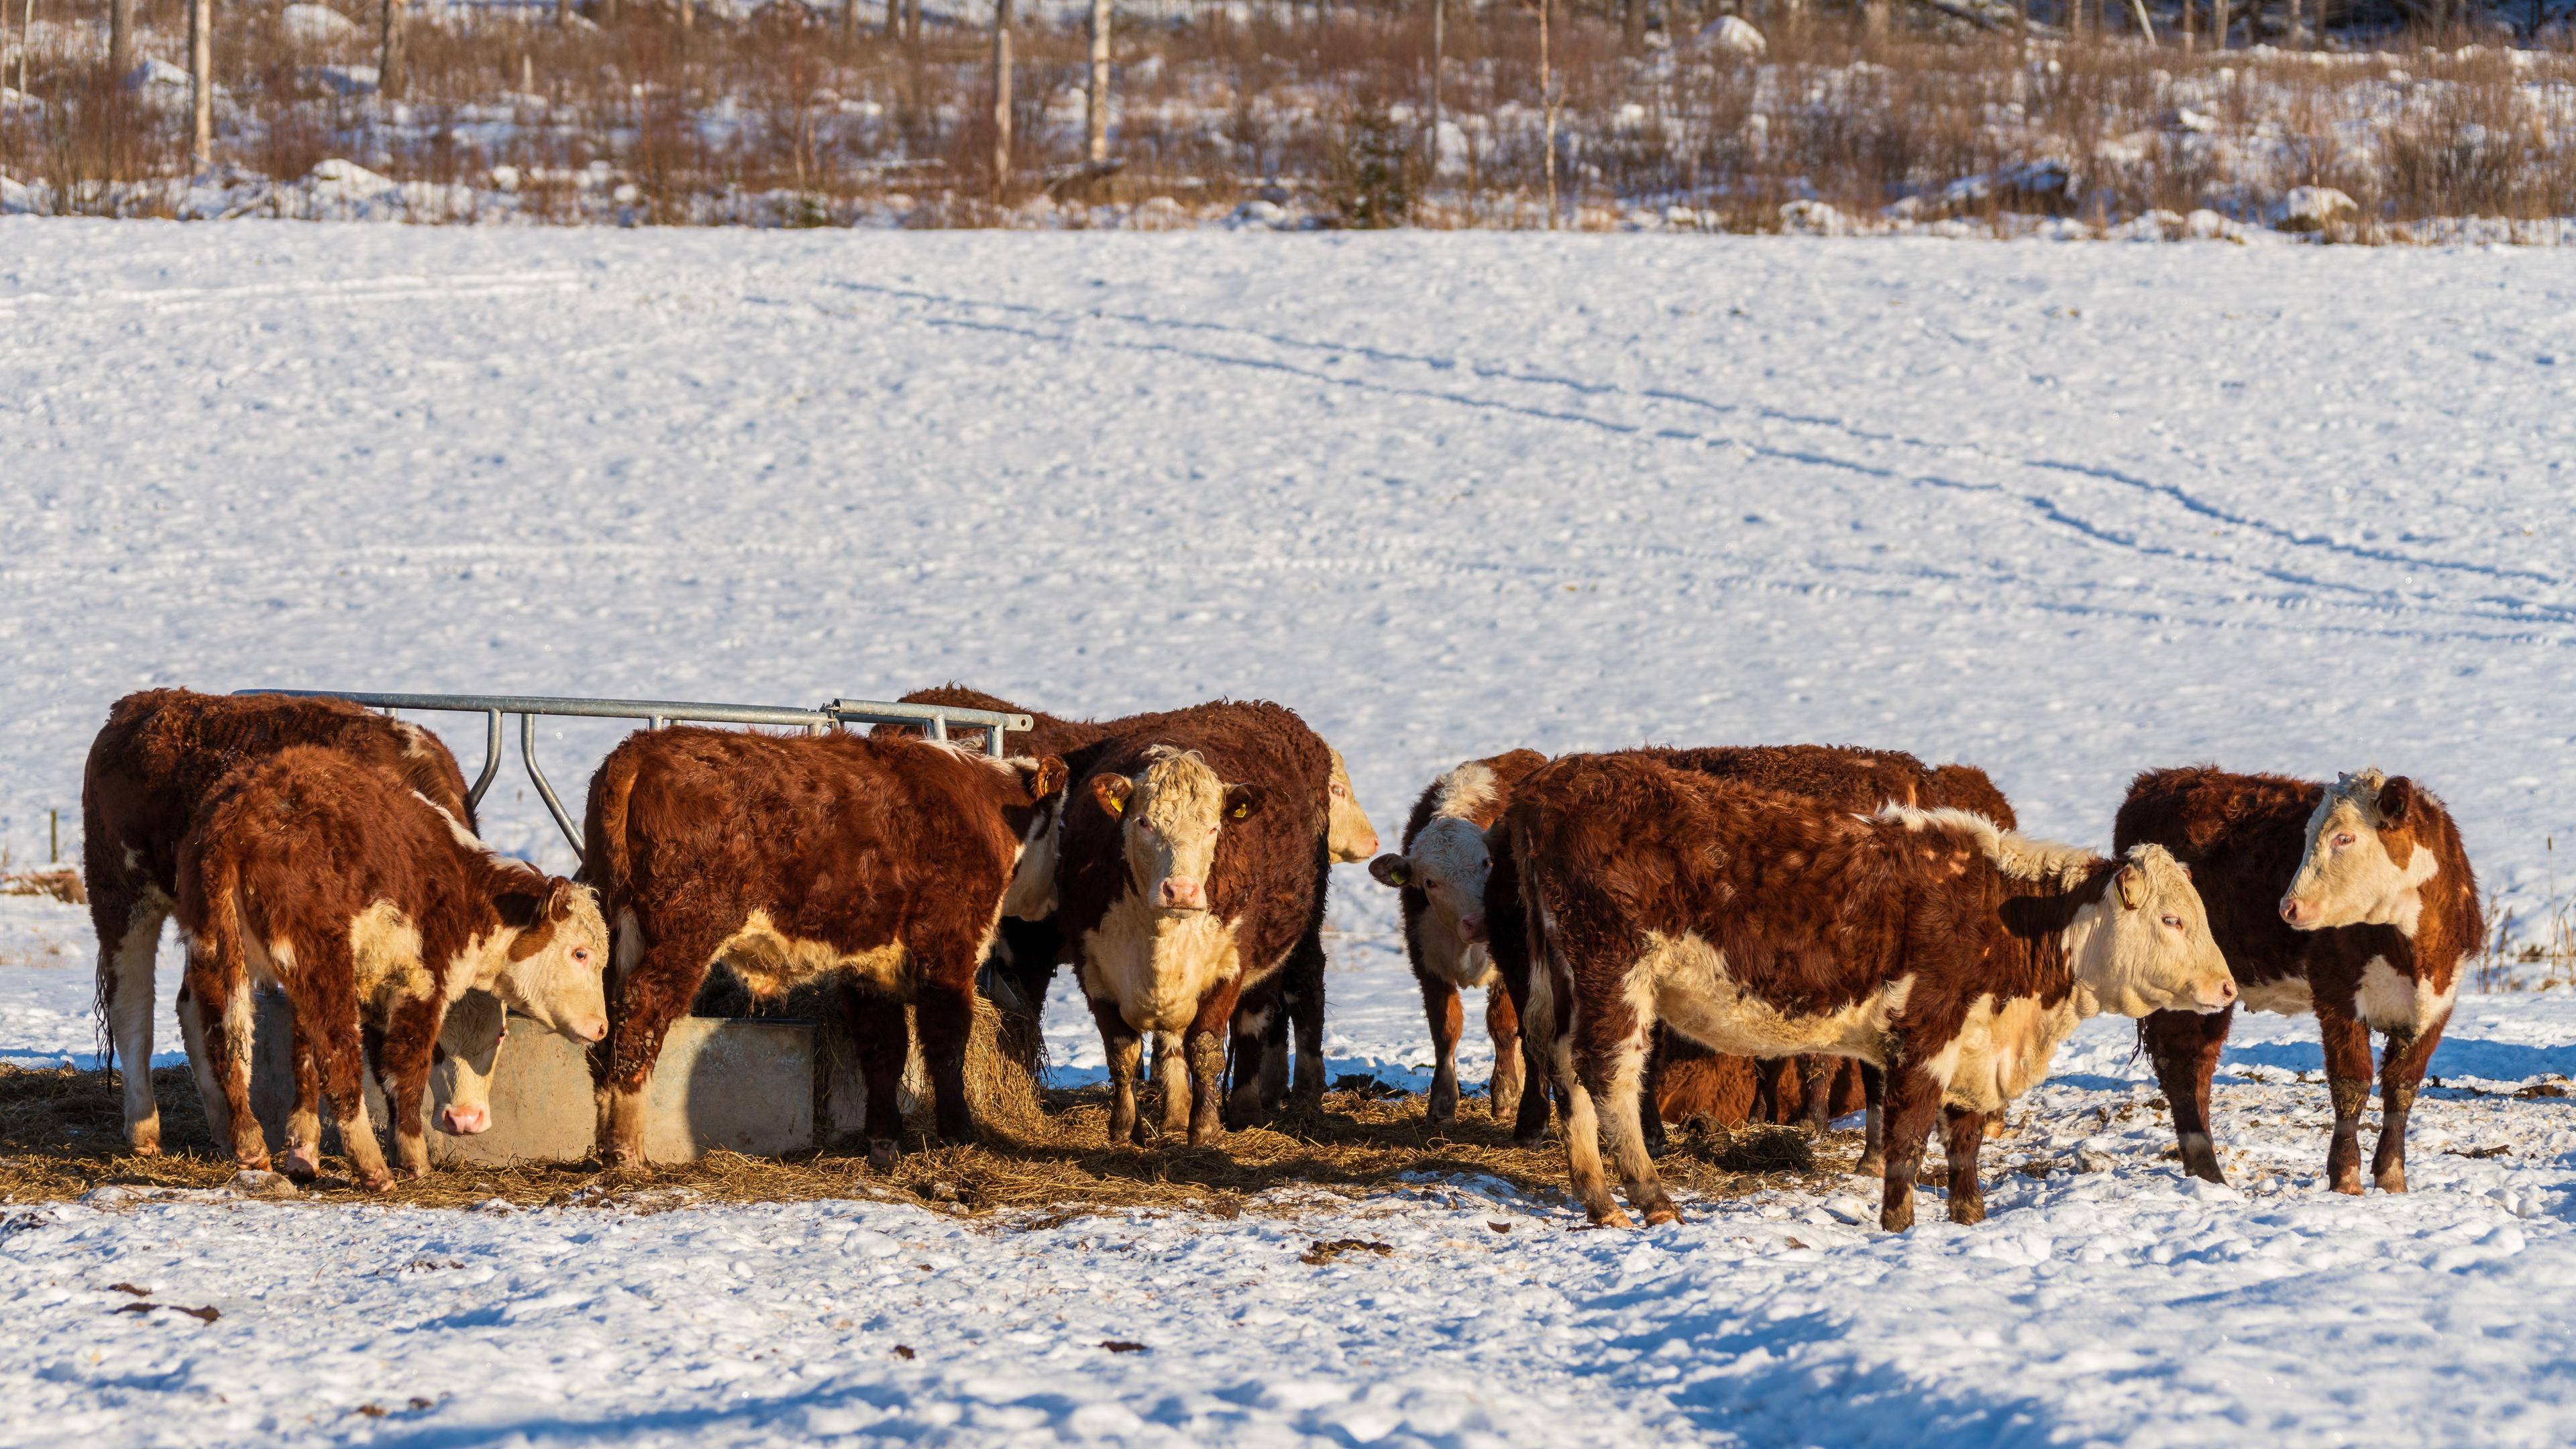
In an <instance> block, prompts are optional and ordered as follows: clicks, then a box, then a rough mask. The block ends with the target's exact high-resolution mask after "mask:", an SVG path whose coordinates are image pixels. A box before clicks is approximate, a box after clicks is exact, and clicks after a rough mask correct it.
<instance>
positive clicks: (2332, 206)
mask: <svg viewBox="0 0 2576 1449" xmlns="http://www.w3.org/2000/svg"><path fill="white" fill-rule="evenodd" d="M2360 215H2361V208H2360V207H2359V206H2357V205H2355V204H2354V203H2353V199H2352V198H2351V197H2349V196H2346V195H2344V194H2343V193H2342V192H2340V191H2337V190H2335V189H2334V188H2333V187H2331V186H2297V187H2292V188H2291V189H2290V194H2289V195H2287V196H2284V197H2282V198H2281V221H2280V227H2281V230H2283V231H2323V230H2325V229H2326V228H2327V227H2330V226H2340V225H2342V224H2343V223H2345V222H2349V221H2351V220H2353V219H2354V218H2356V217H2358V216H2360Z"/></svg>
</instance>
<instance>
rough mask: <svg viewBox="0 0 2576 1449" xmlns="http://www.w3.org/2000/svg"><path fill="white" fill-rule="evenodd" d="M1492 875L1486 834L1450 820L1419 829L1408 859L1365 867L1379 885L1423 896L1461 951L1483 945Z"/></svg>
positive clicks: (1381, 861)
mask: <svg viewBox="0 0 2576 1449" xmlns="http://www.w3.org/2000/svg"><path fill="white" fill-rule="evenodd" d="M1493 873H1494V859H1493V856H1492V855H1491V854H1489V853H1488V852H1487V851H1486V849H1485V832H1483V831H1482V830H1479V829H1477V828H1476V824H1475V822H1474V821H1472V820H1461V819H1459V818H1457V817H1456V816H1451V815H1444V816H1441V817H1440V818H1438V819H1436V820H1434V821H1432V822H1431V823H1430V824H1428V825H1425V826H1423V827H1422V833H1421V834H1419V835H1416V836H1415V837H1413V852H1412V854H1410V855H1381V856H1379V857H1378V858H1377V859H1375V860H1373V861H1370V862H1369V874H1370V875H1373V876H1375V877H1377V879H1378V881H1379V883H1381V884H1383V885H1391V886H1396V887H1398V888H1401V887H1404V886H1411V887H1413V888H1414V889H1416V890H1418V891H1420V892H1422V898H1423V899H1424V901H1426V902H1428V903H1429V905H1430V908H1431V911H1432V913H1433V914H1434V915H1436V916H1438V917H1439V918H1440V923H1441V924H1443V925H1445V926H1447V927H1448V928H1449V929H1450V931H1451V933H1452V934H1454V935H1455V936H1456V937H1457V939H1458V940H1459V941H1460V943H1462V944H1465V945H1474V944H1475V943H1477V942H1479V941H1482V940H1484V939H1485V879H1486V877H1488V876H1490V875H1492V874H1493Z"/></svg>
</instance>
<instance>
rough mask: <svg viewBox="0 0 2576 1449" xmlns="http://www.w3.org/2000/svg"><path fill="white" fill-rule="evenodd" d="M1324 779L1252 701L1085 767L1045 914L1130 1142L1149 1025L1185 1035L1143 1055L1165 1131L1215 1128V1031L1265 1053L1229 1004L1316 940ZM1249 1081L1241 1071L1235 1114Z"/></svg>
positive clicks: (1070, 803) (1109, 752) (1176, 725)
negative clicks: (1056, 929) (1095, 1037)
mask: <svg viewBox="0 0 2576 1449" xmlns="http://www.w3.org/2000/svg"><path fill="white" fill-rule="evenodd" d="M1331 769H1332V764H1331V757H1330V753H1329V751H1328V750H1327V748H1326V746H1325V744H1324V742H1323V741H1322V740H1320V739H1318V738H1316V736H1315V733H1314V731H1312V730H1309V729H1308V728H1306V726H1305V722H1304V721H1302V720H1300V719H1298V718H1297V716H1296V714H1295V713H1293V712H1292V711H1290V710H1287V709H1284V708H1282V707H1280V706H1278V705H1275V704H1264V703H1252V704H1230V703H1229V704H1207V705H1200V706H1198V707H1197V708H1195V709H1188V710H1180V711H1176V712H1174V713H1171V714H1166V715H1159V716H1153V717H1151V718H1150V720H1148V721H1147V722H1145V723H1143V724H1141V725H1140V726H1139V727H1137V728H1135V729H1134V730H1133V731H1132V732H1130V733H1124V734H1121V735H1118V736H1114V737H1112V738H1111V739H1109V740H1107V741H1104V742H1103V743H1102V745H1101V746H1100V748H1099V751H1098V753H1096V754H1093V755H1090V756H1088V757H1087V766H1086V770H1085V773H1084V775H1083V776H1082V777H1081V778H1080V779H1079V780H1078V781H1077V782H1076V784H1075V786H1074V787H1073V788H1072V789H1071V790H1070V791H1069V792H1068V794H1067V798H1066V801H1065V806H1064V817H1063V823H1062V825H1061V827H1060V831H1059V842H1058V847H1057V857H1056V891H1055V895H1056V902H1057V908H1056V919H1057V922H1058V924H1059V925H1060V926H1061V928H1062V929H1063V931H1064V933H1065V937H1066V939H1067V940H1068V941H1070V942H1071V943H1072V944H1073V948H1074V951H1075V954H1076V957H1077V959H1078V960H1079V962H1080V967H1079V970H1078V973H1077V974H1078V977H1079V979H1080V981H1081V983H1082V989H1083V994H1084V996H1085V997H1086V998H1088V999H1089V1001H1090V1003H1091V1010H1092V1015H1093V1017H1094V1019H1095V1020H1097V1021H1098V1022H1099V1024H1100V1034H1101V1039H1102V1043H1103V1045H1104V1047H1105V1048H1106V1050H1107V1053H1108V1057H1109V1071H1110V1079H1111V1082H1112V1084H1113V1085H1114V1087H1115V1089H1116V1097H1115V1102H1114V1105H1113V1107H1112V1110H1111V1114H1110V1133H1111V1136H1112V1137H1113V1138H1118V1137H1135V1138H1136V1139H1137V1140H1140V1141H1141V1140H1142V1133H1143V1123H1142V1122H1141V1121H1140V1120H1139V1119H1138V1116H1137V1112H1136V1076H1137V1065H1138V1059H1139V1057H1140V1055H1141V1038H1142V1036H1143V1035H1144V1034H1146V1033H1153V1034H1156V1035H1157V1036H1161V1037H1165V1038H1169V1037H1173V1036H1177V1037H1179V1038H1180V1039H1181V1040H1180V1045H1181V1047H1182V1051H1181V1052H1180V1053H1175V1052H1172V1051H1170V1050H1169V1049H1168V1047H1165V1048H1159V1049H1158V1052H1157V1058H1158V1059H1157V1062H1156V1074H1157V1075H1158V1076H1159V1077H1160V1078H1161V1081H1162V1085H1163V1129H1164V1131H1165V1132H1166V1133H1168V1134H1171V1135H1178V1134H1179V1133H1181V1132H1182V1131H1184V1130H1186V1131H1187V1132H1188V1134H1189V1140H1190V1142H1191V1143H1192V1144H1193V1145H1202V1146H1203V1145H1207V1144H1209V1143H1213V1142H1214V1141H1216V1140H1217V1138H1218V1137H1219V1136H1220V1135H1221V1133H1222V1131H1223V1123H1222V1119H1221V1116H1220V1111H1219V1106H1218V1093H1219V1091H1220V1089H1221V1086H1222V1083H1223V1079H1224V1076H1225V1035H1224V1034H1225V1033H1226V1031H1227V1029H1228V1028H1229V1026H1231V1027H1233V1028H1234V1031H1235V1037H1234V1046H1235V1050H1236V1054H1237V1059H1238V1062H1240V1061H1241V1060H1242V1059H1243V1058H1244V1057H1246V1056H1250V1057H1252V1058H1253V1059H1254V1060H1256V1061H1257V1060H1258V1059H1259V1053H1260V1050H1261V1036H1260V1035H1259V1034H1256V1033H1251V1032H1246V1031H1245V1030H1244V1029H1243V1028H1244V1027H1245V1025H1246V1024H1247V1023H1244V1022H1242V1021H1239V1020H1238V1019H1237V1017H1236V1010H1235V1009H1236V1007H1237V1005H1238V1004H1239V1003H1240V1002H1241V1001H1242V1000H1243V999H1244V998H1245V997H1246V996H1248V995H1251V994H1253V993H1254V992H1256V991H1258V990H1259V989H1260V988H1262V987H1264V986H1266V985H1268V984H1269V982H1270V980H1271V978H1273V977H1274V976H1276V975H1277V974H1278V973H1279V972H1280V971H1281V969H1282V968H1283V966H1285V964H1286V963H1287V961H1288V958H1289V957H1290V955H1291V954H1292V953H1293V952H1295V951H1296V950H1297V948H1298V946H1299V944H1300V942H1301V941H1304V940H1306V939H1307V938H1309V937H1312V936H1314V935H1316V934H1317V931H1318V917H1319V915H1320V911H1321V900H1322V895H1323V891H1324V879H1325V872H1326V869H1327V857H1328V849H1327V845H1326V817H1327V815H1328V813H1329V812H1328V808H1327V806H1326V803H1325V801H1326V781H1327V779H1328V777H1329V775H1330V773H1331ZM1253 1025H1256V1026H1260V1027H1262V1028H1265V1029H1266V1023H1253ZM1319 1075H1320V1073H1319ZM1318 1085H1319V1086H1320V1083H1319V1084H1318ZM1257 1089H1258V1082H1257V1074H1255V1073H1250V1072H1243V1071H1240V1070H1239V1071H1238V1075H1237V1078H1236V1088H1235V1098H1236V1101H1235V1104H1234V1106H1235V1111H1236V1114H1237V1116H1238V1119H1240V1117H1241V1116H1244V1115H1248V1114H1251V1113H1254V1112H1257V1110H1258V1108H1259V1102H1258V1096H1257Z"/></svg>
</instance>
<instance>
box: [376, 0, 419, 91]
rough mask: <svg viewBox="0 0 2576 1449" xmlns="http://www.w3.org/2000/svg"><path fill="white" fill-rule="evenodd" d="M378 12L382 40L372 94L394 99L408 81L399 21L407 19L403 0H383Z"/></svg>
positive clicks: (407, 66)
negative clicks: (381, 28)
mask: <svg viewBox="0 0 2576 1449" xmlns="http://www.w3.org/2000/svg"><path fill="white" fill-rule="evenodd" d="M382 15H383V23H384V39H383V44H382V46H381V47H380V48H379V50H378V51H377V53H376V94H378V95H380V96H383V97H384V98H385V99H386V100H389V101H398V100H401V99H402V97H403V91H404V90H405V89H406V88H407V87H408V86H409V85H410V83H411V76H410V75H409V74H408V72H409V70H410V68H411V67H410V63H409V59H408V57H407V56H406V55H405V54H404V51H405V50H406V49H407V47H406V46H405V45H404V44H403V22H404V21H405V19H407V18H408V10H407V7H406V6H405V4H404V0H384V9H383V11H382Z"/></svg>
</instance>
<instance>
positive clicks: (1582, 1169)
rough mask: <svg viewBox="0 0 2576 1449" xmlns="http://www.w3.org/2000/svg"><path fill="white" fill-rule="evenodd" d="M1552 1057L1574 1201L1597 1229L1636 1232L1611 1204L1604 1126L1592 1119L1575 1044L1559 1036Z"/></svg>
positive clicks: (1631, 1223)
mask: <svg viewBox="0 0 2576 1449" xmlns="http://www.w3.org/2000/svg"><path fill="white" fill-rule="evenodd" d="M1551 1055H1553V1056H1554V1058H1555V1061H1554V1063H1553V1066H1554V1067H1555V1071H1554V1073H1553V1075H1554V1076H1555V1078H1556V1080H1557V1083H1558V1085H1559V1087H1560V1089H1561V1090H1562V1091H1563V1092H1564V1094H1565V1123H1564V1127H1563V1129H1562V1130H1563V1131H1564V1134H1565V1175H1566V1177H1567V1179H1568V1180H1569V1181H1570V1182H1571V1183H1572V1185H1573V1188H1574V1196H1575V1200H1576V1201H1578V1202H1580V1203H1582V1204H1583V1212H1584V1215H1585V1216H1586V1217H1589V1218H1590V1219H1591V1220H1592V1221H1593V1223H1594V1224H1595V1225H1596V1226H1599V1227H1605V1228H1633V1227H1635V1226H1636V1225H1637V1224H1636V1222H1635V1220H1634V1219H1632V1218H1630V1217H1629V1216H1628V1215H1627V1214H1626V1213H1624V1212H1622V1211H1620V1209H1619V1205H1618V1204H1617V1203H1616V1202H1613V1201H1611V1199H1610V1180H1609V1178H1608V1177H1606V1176H1604V1175H1603V1173H1602V1171H1601V1124H1600V1121H1599V1119H1598V1118H1597V1117H1595V1116H1594V1115H1593V1110H1592V1094H1591V1092H1589V1091H1587V1090H1585V1088H1584V1086H1583V1083H1582V1082H1581V1081H1580V1080H1578V1079H1577V1078H1576V1076H1575V1069H1574V1043H1573V1042H1571V1041H1569V1040H1567V1039H1566V1038H1564V1037H1561V1036H1560V1037H1559V1038H1558V1039H1557V1042H1556V1046H1555V1050H1554V1051H1553V1053H1551Z"/></svg>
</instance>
